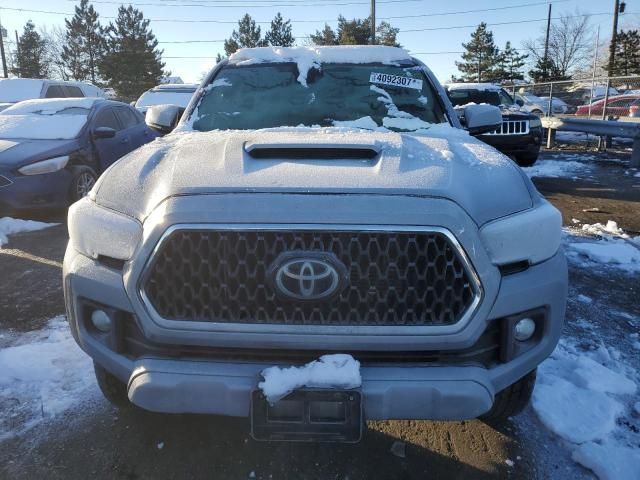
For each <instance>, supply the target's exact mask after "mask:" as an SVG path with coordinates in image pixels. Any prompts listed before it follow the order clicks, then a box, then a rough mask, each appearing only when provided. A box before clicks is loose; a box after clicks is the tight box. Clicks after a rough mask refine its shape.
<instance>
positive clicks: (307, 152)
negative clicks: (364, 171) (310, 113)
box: [244, 143, 380, 160]
mask: <svg viewBox="0 0 640 480" xmlns="http://www.w3.org/2000/svg"><path fill="white" fill-rule="evenodd" d="M244 149H245V151H246V152H247V153H248V154H249V156H251V157H252V158H256V159H267V160H276V159H277V160H372V159H374V158H376V157H377V156H378V155H379V154H380V148H379V147H378V146H377V145H371V144H358V143H354V144H343V143H340V144H335V143H328V144H318V143H313V144H309V143H295V144H294V143H268V144H267V143H247V144H245V146H244Z"/></svg>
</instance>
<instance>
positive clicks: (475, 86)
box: [444, 83, 502, 90]
mask: <svg viewBox="0 0 640 480" xmlns="http://www.w3.org/2000/svg"><path fill="white" fill-rule="evenodd" d="M444 87H445V88H446V89H447V90H500V88H502V87H500V85H494V84H493V83H448V84H446V85H445V86H444Z"/></svg>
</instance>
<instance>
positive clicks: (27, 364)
mask: <svg viewBox="0 0 640 480" xmlns="http://www.w3.org/2000/svg"><path fill="white" fill-rule="evenodd" d="M0 365H2V368H0V406H1V407H2V416H1V417H0V439H1V438H6V437H9V436H11V435H15V434H19V433H21V432H24V431H26V430H28V429H29V428H31V427H33V426H35V425H36V424H38V423H39V422H41V421H43V420H45V419H47V418H50V417H53V416H56V415H59V414H61V413H63V412H64V411H66V410H68V409H70V408H71V407H73V406H74V405H76V404H77V403H78V401H79V400H81V399H83V398H86V397H88V396H89V395H90V394H92V392H94V391H95V377H94V375H93V369H92V365H91V359H90V358H89V357H88V356H87V355H86V354H85V353H84V352H83V351H82V350H80V348H79V347H78V346H77V345H76V343H75V341H74V340H73V337H72V336H71V332H70V331H69V326H68V325H67V322H66V320H65V318H64V317H63V316H59V317H55V318H53V319H51V320H50V321H49V323H48V324H47V326H46V327H45V328H44V329H43V330H39V331H36V332H30V333H26V334H22V335H21V336H19V337H17V338H16V339H15V341H14V342H13V344H12V345H11V346H9V347H6V348H4V349H2V350H0Z"/></svg>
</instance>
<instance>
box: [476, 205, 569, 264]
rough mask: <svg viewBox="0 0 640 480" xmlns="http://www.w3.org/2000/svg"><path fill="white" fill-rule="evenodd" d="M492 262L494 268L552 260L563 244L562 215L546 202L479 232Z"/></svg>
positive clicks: (489, 224) (488, 225) (483, 228)
mask: <svg viewBox="0 0 640 480" xmlns="http://www.w3.org/2000/svg"><path fill="white" fill-rule="evenodd" d="M480 238H482V242H483V243H484V246H485V248H486V249H487V252H488V253H489V258H490V259H491V262H492V263H493V264H495V265H505V264H508V263H514V262H520V261H528V262H529V263H531V264H536V263H540V262H543V261H544V260H547V259H549V258H551V257H553V256H554V255H555V254H556V252H557V251H558V249H559V248H560V242H561V240H562V215H561V214H560V212H559V211H558V210H557V209H556V208H555V207H554V206H553V205H551V204H550V203H549V202H547V201H546V200H542V201H541V203H540V204H539V205H537V206H536V207H535V208H532V209H531V210H527V211H526V212H523V213H518V214H515V215H511V216H509V217H506V218H503V219H499V220H496V221H493V222H490V223H488V224H486V225H485V226H484V227H482V228H481V229H480Z"/></svg>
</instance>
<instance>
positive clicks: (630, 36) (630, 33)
mask: <svg viewBox="0 0 640 480" xmlns="http://www.w3.org/2000/svg"><path fill="white" fill-rule="evenodd" d="M639 74H640V34H639V33H638V30H627V31H626V32H625V31H624V30H621V31H620V33H618V35H617V41H616V58H615V64H614V69H613V71H611V72H609V75H611V76H614V75H639Z"/></svg>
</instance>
